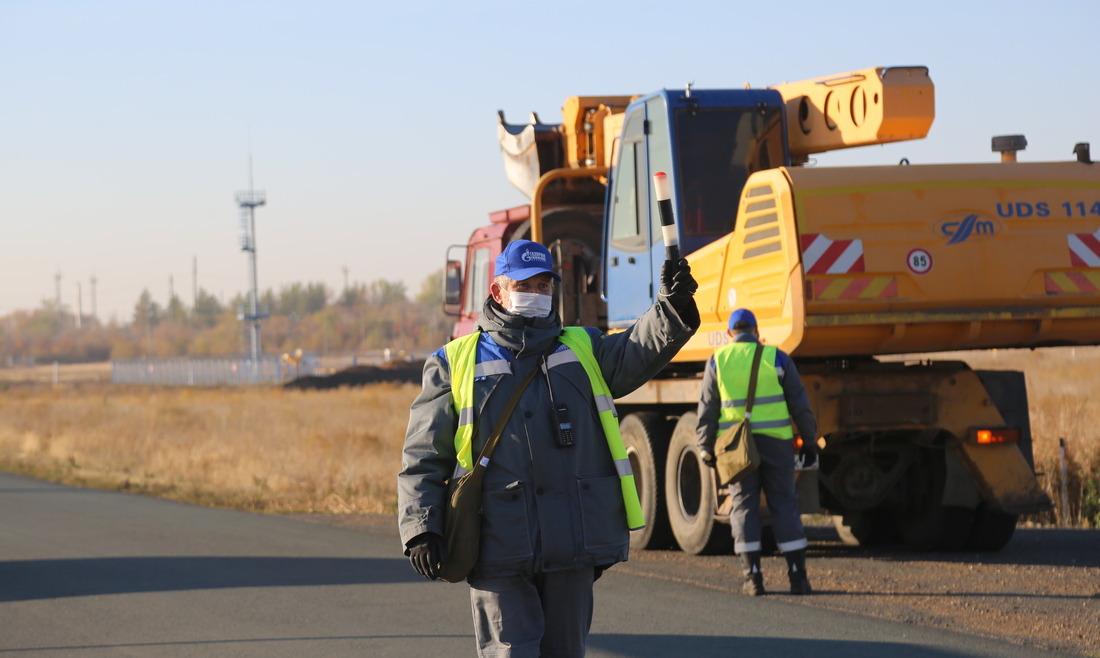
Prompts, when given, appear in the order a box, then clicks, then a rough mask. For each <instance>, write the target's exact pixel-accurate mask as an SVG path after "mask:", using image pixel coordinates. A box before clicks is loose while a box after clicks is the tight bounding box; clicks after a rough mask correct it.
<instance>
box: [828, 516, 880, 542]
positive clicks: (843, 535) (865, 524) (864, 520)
mask: <svg viewBox="0 0 1100 658" xmlns="http://www.w3.org/2000/svg"><path fill="white" fill-rule="evenodd" d="M833 527H834V528H836V534H837V536H839V537H840V541H841V542H842V543H843V544H844V545H845V546H868V545H870V544H871V543H873V538H874V536H875V526H874V520H873V518H872V516H871V514H870V513H868V512H851V513H849V514H845V515H843V516H839V515H838V516H834V517H833Z"/></svg>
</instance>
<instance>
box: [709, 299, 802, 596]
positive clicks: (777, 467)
mask: <svg viewBox="0 0 1100 658" xmlns="http://www.w3.org/2000/svg"><path fill="white" fill-rule="evenodd" d="M728 332H729V335H730V336H731V337H732V338H733V342H731V343H729V344H726V345H723V346H722V347H719V348H718V349H717V350H715V352H714V356H713V357H711V359H710V361H708V362H707V368H706V371H705V372H704V374H703V390H702V394H701V397H700V400H699V425H698V429H697V431H696V436H697V437H698V442H699V447H700V450H701V453H702V458H703V461H705V462H706V463H707V464H708V465H710V466H713V465H714V444H715V440H716V438H717V436H718V434H719V433H721V432H723V431H725V430H726V429H728V428H730V427H733V426H734V425H736V424H737V423H739V422H740V421H741V420H742V419H744V418H745V406H746V401H747V397H748V391H749V376H750V374H751V371H752V363H753V357H754V352H755V350H756V349H757V348H758V347H759V349H761V351H762V353H761V358H760V366H759V368H758V373H759V374H758V375H757V382H756V391H755V395H754V396H753V406H752V410H751V412H750V415H749V417H750V423H751V427H752V435H753V439H754V440H755V441H756V448H757V450H758V451H759V453H760V467H759V468H758V469H757V470H755V471H753V472H751V473H749V474H748V475H747V476H745V477H744V478H743V479H741V480H740V481H738V482H736V483H734V484H731V485H730V486H729V492H730V497H731V498H732V499H733V509H732V510H731V511H730V526H731V529H732V532H733V542H734V544H733V550H734V552H735V553H737V554H738V556H739V558H740V562H741V571H742V573H744V575H745V582H744V584H743V585H742V588H741V591H742V592H744V593H745V594H749V595H752V596H759V595H761V594H764V577H763V574H762V573H761V572H760V549H761V546H760V536H761V532H762V530H763V527H762V523H761V520H760V492H761V490H763V492H764V495H765V498H766V499H767V505H768V510H769V511H770V512H771V522H772V530H773V531H774V532H775V541H776V543H777V544H778V546H779V550H781V551H783V554H784V555H785V556H786V558H787V576H788V579H789V580H790V585H791V594H809V593H810V581H809V579H808V578H807V577H806V546H807V543H806V535H805V533H804V532H803V530H802V520H801V517H800V516H799V514H798V494H797V493H796V492H795V486H794V474H795V469H796V466H797V467H798V468H799V469H805V470H810V469H814V468H817V443H816V441H817V421H816V420H815V419H814V415H813V412H812V411H811V410H810V403H809V399H808V398H807V396H806V389H805V388H803V386H802V378H801V377H799V375H798V370H797V369H796V368H795V366H794V361H793V360H792V359H791V357H790V356H788V355H787V354H785V353H784V352H782V351H781V350H778V349H776V348H775V347H770V346H764V345H760V332H759V330H758V329H757V326H756V317H755V316H754V315H753V314H752V311H749V310H748V309H744V308H739V309H737V310H735V311H733V313H731V314H730V321H729V329H728ZM792 419H793V421H794V425H796V426H797V427H798V432H799V434H800V435H801V437H802V438H803V439H804V441H803V446H802V449H801V451H800V453H799V455H798V456H797V457H796V456H795V455H794V448H793V446H792V443H791V442H792V439H793V438H794V431H793V430H792V428H791V423H792Z"/></svg>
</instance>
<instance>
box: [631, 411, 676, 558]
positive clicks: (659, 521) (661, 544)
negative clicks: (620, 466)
mask: <svg viewBox="0 0 1100 658" xmlns="http://www.w3.org/2000/svg"><path fill="white" fill-rule="evenodd" d="M670 430H671V425H670V423H669V422H668V421H667V420H665V418H664V416H662V415H660V414H657V413H653V412H651V411H643V412H639V413H633V414H630V415H628V416H627V417H626V418H624V419H623V422H622V423H621V424H620V425H619V431H620V432H621V433H622V435H623V445H625V446H626V454H627V456H628V457H630V469H631V470H632V471H634V484H635V486H637V487H638V498H639V499H640V500H641V503H642V514H643V515H644V516H645V527H644V528H642V529H641V530H635V531H634V532H632V533H630V543H631V547H632V548H651V549H660V550H664V549H669V548H675V546H676V539H675V538H674V537H673V536H672V528H671V527H670V526H669V524H668V511H667V508H666V507H665V499H664V496H663V495H662V494H663V492H664V489H665V453H666V451H667V450H668V435H669V433H670Z"/></svg>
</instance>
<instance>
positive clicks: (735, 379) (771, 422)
mask: <svg viewBox="0 0 1100 658" xmlns="http://www.w3.org/2000/svg"><path fill="white" fill-rule="evenodd" d="M756 345H757V343H753V342H742V343H730V344H729V345H724V346H722V347H720V348H718V349H717V350H715V352H714V367H715V371H716V372H715V378H716V379H717V380H718V395H719V397H720V398H721V399H722V410H721V412H720V413H719V414H718V431H719V432H721V431H724V430H727V429H729V428H730V427H733V426H734V425H736V424H737V423H739V422H741V420H742V419H743V418H744V417H745V402H746V401H747V399H748V394H749V369H750V368H751V367H752V353H753V350H754V349H755V348H756ZM760 349H761V350H763V353H762V354H761V355H760V374H759V375H758V376H757V381H756V395H755V396H754V398H753V403H752V416H751V419H750V420H751V422H752V431H753V433H754V434H765V435H767V436H774V437H775V438H777V439H793V438H794V430H793V429H792V428H791V413H790V411H789V410H788V409H787V401H786V398H784V397H783V385H782V384H780V383H779V373H778V372H777V371H776V369H775V357H776V349H775V347H774V346H771V345H764V346H761V348H760Z"/></svg>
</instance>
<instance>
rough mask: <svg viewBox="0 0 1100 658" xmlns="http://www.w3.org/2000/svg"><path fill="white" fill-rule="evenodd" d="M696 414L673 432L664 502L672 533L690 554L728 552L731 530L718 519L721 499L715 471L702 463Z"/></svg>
mask: <svg viewBox="0 0 1100 658" xmlns="http://www.w3.org/2000/svg"><path fill="white" fill-rule="evenodd" d="M695 426H696V415H695V412H694V411H689V412H688V413H686V414H684V415H683V416H681V417H680V420H679V421H678V422H677V423H676V427H675V428H674V429H673V430H672V439H671V440H670V441H669V446H668V460H667V461H666V462H665V501H666V502H667V504H668V520H669V524H670V525H671V526H672V534H673V536H675V537H676V543H677V544H679V545H680V549H681V550H683V551H684V552H685V553H689V554H691V555H715V554H718V553H729V552H731V550H732V549H733V537H732V536H731V535H730V528H729V526H728V525H726V524H724V523H719V522H718V521H717V520H716V519H715V512H716V511H717V510H716V508H717V506H718V497H717V495H716V493H715V487H716V486H717V483H716V481H715V480H716V478H715V473H714V469H713V468H710V467H709V466H707V465H705V464H704V463H703V460H702V459H700V457H699V448H698V446H696V445H695Z"/></svg>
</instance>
